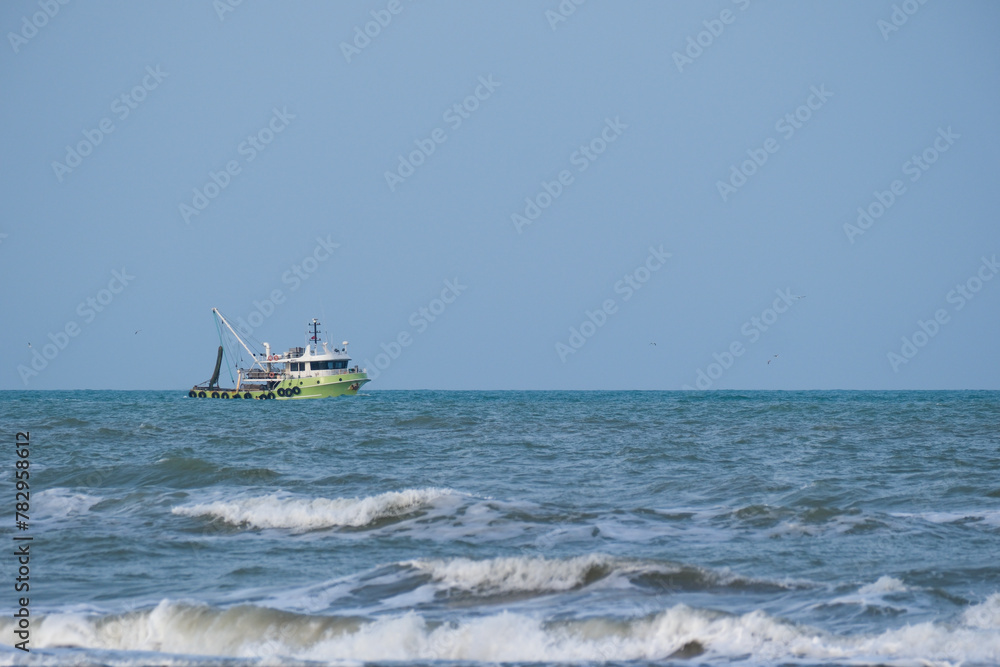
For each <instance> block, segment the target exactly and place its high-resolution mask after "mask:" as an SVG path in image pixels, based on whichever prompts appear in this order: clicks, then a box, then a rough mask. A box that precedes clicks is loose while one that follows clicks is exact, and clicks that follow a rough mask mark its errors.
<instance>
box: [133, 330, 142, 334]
mask: <svg viewBox="0 0 1000 667" xmlns="http://www.w3.org/2000/svg"><path fill="white" fill-rule="evenodd" d="M140 331H142V329H136V332H135V333H139V332H140ZM133 335H134V334H133Z"/></svg>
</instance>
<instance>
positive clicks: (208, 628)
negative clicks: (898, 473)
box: [0, 594, 1000, 664]
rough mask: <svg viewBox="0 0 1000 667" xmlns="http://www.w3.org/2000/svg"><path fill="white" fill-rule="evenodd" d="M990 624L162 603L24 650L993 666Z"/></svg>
mask: <svg viewBox="0 0 1000 667" xmlns="http://www.w3.org/2000/svg"><path fill="white" fill-rule="evenodd" d="M998 616H1000V595H998V594H994V595H993V596H991V597H990V598H989V599H988V600H987V601H985V602H983V603H982V604H980V605H976V606H974V607H970V608H969V609H967V610H966V613H965V614H963V615H962V617H960V619H959V620H958V621H957V622H955V623H951V624H944V623H933V622H925V623H918V624H914V625H907V626H905V627H901V628H897V629H893V630H889V631H886V632H883V633H880V634H870V635H843V634H832V633H828V632H826V631H823V630H820V629H817V628H813V627H808V626H802V625H796V624H792V623H789V622H787V621H784V620H782V619H780V618H775V617H773V616H771V615H769V614H767V613H765V612H763V611H752V612H749V613H746V614H742V615H732V614H725V613H722V612H717V611H709V610H703V609H695V608H691V607H688V606H685V605H676V606H674V607H671V608H669V609H665V610H663V611H660V612H657V613H654V614H650V615H647V616H643V617H637V618H627V619H622V618H587V619H574V620H547V619H544V618H539V617H537V616H534V615H529V614H522V613H513V612H503V613H499V614H493V615H488V616H468V617H463V618H459V619H456V620H450V621H438V620H431V619H428V618H426V617H424V616H421V615H420V614H417V613H415V612H412V611H411V612H408V613H405V614H401V615H394V616H391V617H380V618H377V619H374V620H372V619H364V618H358V617H344V616H317V615H307V614H293V613H289V612H282V611H277V610H273V609H267V608H262V607H256V606H252V605H240V606H237V607H232V608H228V609H219V608H214V607H209V606H206V605H195V604H186V603H179V602H171V601H166V600H165V601H162V602H161V603H160V604H158V605H157V606H156V607H155V608H153V609H147V610H143V611H133V612H127V613H122V614H114V615H105V616H93V615H91V616H87V615H81V614H50V615H47V616H40V617H38V618H37V619H36V620H35V624H34V625H33V631H32V642H33V648H35V647H37V648H51V647H76V648H80V649H91V650H118V651H155V652H157V653H160V654H180V653H185V654H192V655H211V656H230V657H236V658H256V659H263V660H267V659H272V660H273V659H280V658H282V657H285V658H293V659H298V660H303V659H305V660H363V661H376V660H379V661H382V660H467V661H483V662H541V661H552V662H569V661H574V662H575V661H602V662H603V661H624V660H663V659H671V658H680V657H688V658H690V657H698V656H701V659H702V660H719V661H731V660H733V659H741V660H745V659H747V658H748V657H749V658H750V659H751V660H753V661H766V662H787V661H802V660H822V661H830V660H836V661H851V662H866V661H871V662H875V661H878V662H885V661H906V662H921V661H927V660H934V661H951V662H984V663H989V662H996V661H997V660H998V659H1000V628H998V625H997V620H998ZM12 629H13V626H12V624H11V621H9V620H7V619H3V620H0V636H2V637H4V641H9V639H7V638H9V637H11V636H12ZM921 664H923V663H921Z"/></svg>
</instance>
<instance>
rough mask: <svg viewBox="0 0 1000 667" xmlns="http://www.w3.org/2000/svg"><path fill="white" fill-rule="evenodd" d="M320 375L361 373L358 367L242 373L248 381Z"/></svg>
mask: <svg viewBox="0 0 1000 667" xmlns="http://www.w3.org/2000/svg"><path fill="white" fill-rule="evenodd" d="M297 372H298V373H322V374H325V375H349V374H351V373H361V372H362V370H361V367H360V366H354V367H352V368H334V369H324V370H322V371H289V372H287V373H286V372H285V371H283V370H275V371H261V370H257V369H253V370H248V371H245V372H244V377H245V378H247V379H248V380H279V379H282V378H286V377H301V376H298V375H295V373H297ZM305 377H315V376H312V375H306V376H305Z"/></svg>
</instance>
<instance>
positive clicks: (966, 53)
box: [0, 0, 1000, 390]
mask: <svg viewBox="0 0 1000 667" xmlns="http://www.w3.org/2000/svg"><path fill="white" fill-rule="evenodd" d="M998 25H1000V5H997V4H996V3H992V2H986V1H981V2H943V1H942V0H927V1H926V2H923V3H921V2H919V1H918V0H908V1H907V2H895V3H894V2H888V1H886V2H883V1H876V2H872V1H870V0H866V1H843V2H837V3H832V2H826V3H818V2H796V3H792V2H777V3H774V2H771V3H764V2H761V1H759V0H749V1H748V0H736V1H731V0H717V1H713V2H683V3H682V2H671V3H663V2H634V3H612V2H606V1H601V0H586V1H585V2H582V3H581V4H579V5H578V4H576V3H575V2H574V0H563V2H561V3H560V2H557V1H556V0H549V1H538V2H509V3H499V2H495V3H488V4H487V3H482V2H463V3H460V2H434V1H431V0H398V1H397V0H392V1H390V0H376V1H366V2H358V3H321V2H300V3H260V2H252V1H250V0H246V1H244V2H242V3H240V4H238V5H234V4H233V3H232V2H231V0H219V1H218V2H215V3H213V2H210V1H208V0H206V1H204V2H196V3H195V2H192V3H129V2H100V3H91V4H88V3H82V2H67V4H60V3H59V2H58V0H35V1H33V2H29V1H23V0H16V1H12V2H5V3H3V5H2V6H0V28H2V30H3V33H4V35H5V44H4V46H3V47H0V54H2V55H0V58H2V62H0V88H2V91H3V95H2V98H0V99H2V102H0V119H2V127H3V132H2V155H3V164H2V169H3V173H2V180H0V188H2V199H3V211H4V214H3V217H2V222H0V235H2V236H0V278H2V284H3V292H2V293H3V296H2V309H0V312H2V314H3V326H2V329H0V388H4V389H24V388H28V389H70V388H95V389H104V388H122V389H178V390H185V389H187V388H189V387H190V386H191V385H193V384H194V383H196V382H199V381H202V380H204V379H205V378H207V377H208V375H209V374H210V373H211V368H212V364H213V362H214V355H215V347H216V346H217V345H218V337H217V335H216V330H215V325H214V323H213V319H212V316H211V308H212V307H218V308H219V309H220V310H221V311H222V312H223V313H225V314H226V315H227V316H228V317H229V318H230V319H233V320H237V319H239V318H243V319H244V320H245V321H247V323H248V324H252V325H253V328H254V334H253V335H254V338H256V339H258V340H262V341H263V340H266V341H268V342H270V343H271V344H272V345H273V346H274V347H275V348H278V349H286V348H287V347H289V346H292V345H300V344H302V342H303V340H304V338H303V336H304V330H305V325H306V323H307V322H308V321H309V320H310V319H311V318H313V317H316V318H318V319H320V320H321V321H322V322H323V323H324V325H325V328H326V329H327V330H328V331H329V332H330V337H331V339H333V340H336V341H338V342H339V341H341V340H349V341H351V345H350V350H351V352H352V355H353V357H354V359H356V360H357V361H358V362H360V363H361V364H362V365H364V366H367V367H368V369H369V372H370V374H371V375H373V376H376V377H375V380H374V382H373V383H372V384H371V385H369V387H370V388H371V389H379V388H381V389H398V388H406V389H420V388H441V389H551V388H560V389H681V388H682V387H696V388H711V389H734V388H739V389H742V388H747V389H888V388H902V389H934V388H942V389H962V388H988V389H997V388H998V387H1000V381H998V375H997V372H996V371H997V368H998V361H1000V352H998V348H997V345H996V338H997V329H998V324H1000V317H998V313H1000V308H998V306H1000V279H997V280H994V278H996V277H997V275H996V274H997V272H998V271H1000V268H998V267H997V265H996V260H995V258H996V257H997V256H998V254H1000V228H998V224H997V214H996V211H997V209H998V207H997V195H996V192H997V188H996V187H995V179H996V174H997V167H996V164H997V158H998V156H1000V142H998V139H1000V133H998V131H997V124H996V120H997V109H998V108H1000V85H998V82H1000V76H998V74H1000V42H998V41H997V40H996V31H997V28H998ZM859 209H860V212H859ZM859 218H860V220H859ZM136 331H138V332H139V333H135V332H136ZM400 340H402V341H406V342H408V344H407V345H405V346H404V345H400V344H399V341H400ZM29 343H31V347H29V346H28V344H29ZM653 343H655V345H653ZM380 355H381V356H380Z"/></svg>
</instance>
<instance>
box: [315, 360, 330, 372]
mask: <svg viewBox="0 0 1000 667" xmlns="http://www.w3.org/2000/svg"><path fill="white" fill-rule="evenodd" d="M309 368H311V369H312V370H314V371H329V370H333V362H332V361H310V362H309Z"/></svg>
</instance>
